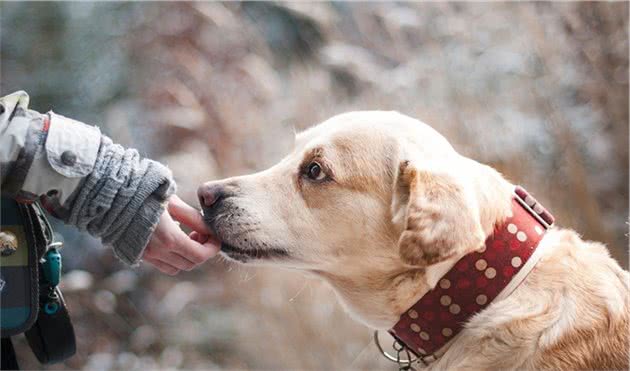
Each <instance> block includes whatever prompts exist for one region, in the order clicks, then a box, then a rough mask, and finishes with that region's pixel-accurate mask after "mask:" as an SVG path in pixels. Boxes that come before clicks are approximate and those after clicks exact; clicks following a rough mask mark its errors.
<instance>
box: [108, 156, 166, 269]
mask: <svg viewBox="0 0 630 371" xmlns="http://www.w3.org/2000/svg"><path fill="white" fill-rule="evenodd" d="M156 165H157V164H156ZM158 168H161V169H163V170H165V172H166V174H162V176H164V178H165V179H168V181H167V182H166V183H164V184H162V185H161V186H160V187H159V188H158V189H156V190H155V191H154V192H153V193H152V194H151V195H149V196H148V197H147V198H146V199H145V200H144V202H143V203H142V206H140V208H139V209H138V211H137V212H136V214H135V215H134V216H133V218H132V219H131V222H130V223H129V226H128V227H127V229H126V230H125V231H124V232H123V233H122V234H120V236H119V237H118V238H117V239H116V241H114V242H111V243H110V245H111V246H112V248H113V250H114V254H115V255H116V256H117V257H118V258H119V259H120V260H121V261H122V262H123V263H125V264H128V265H131V266H132V267H137V266H138V264H139V262H140V260H141V259H142V255H143V254H144V250H145V249H146V247H147V245H148V243H149V240H150V239H151V236H152V235H153V232H154V231H155V228H156V227H157V225H158V223H159V221H160V216H162V213H164V211H165V209H166V203H167V200H168V198H169V197H170V196H171V195H172V194H173V193H175V182H174V181H173V180H172V176H171V174H170V170H168V169H166V168H165V167H162V166H158Z"/></svg>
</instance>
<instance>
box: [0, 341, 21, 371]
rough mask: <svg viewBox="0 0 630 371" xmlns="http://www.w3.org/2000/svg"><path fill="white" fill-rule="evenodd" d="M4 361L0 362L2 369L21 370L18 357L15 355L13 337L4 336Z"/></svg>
mask: <svg viewBox="0 0 630 371" xmlns="http://www.w3.org/2000/svg"><path fill="white" fill-rule="evenodd" d="M1 346H2V351H1V353H2V362H0V369H1V370H19V369H20V365H19V364H18V361H17V357H16V356H15V349H14V348H13V343H12V342H11V338H2V344H1Z"/></svg>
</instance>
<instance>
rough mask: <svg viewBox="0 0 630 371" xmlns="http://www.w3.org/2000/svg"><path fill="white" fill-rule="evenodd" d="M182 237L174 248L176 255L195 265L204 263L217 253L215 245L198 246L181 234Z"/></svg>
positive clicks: (195, 242)
mask: <svg viewBox="0 0 630 371" xmlns="http://www.w3.org/2000/svg"><path fill="white" fill-rule="evenodd" d="M182 235H183V238H182V239H180V242H179V244H178V245H177V247H176V250H177V253H178V254H179V255H182V256H185V257H186V258H187V259H189V260H191V261H193V262H195V263H197V264H201V263H203V262H205V261H206V260H208V259H210V258H211V257H213V256H215V255H216V254H217V253H218V252H219V247H218V246H217V244H209V243H205V244H200V243H199V242H197V241H194V240H192V239H190V238H189V237H188V236H186V234H184V233H183V232H182Z"/></svg>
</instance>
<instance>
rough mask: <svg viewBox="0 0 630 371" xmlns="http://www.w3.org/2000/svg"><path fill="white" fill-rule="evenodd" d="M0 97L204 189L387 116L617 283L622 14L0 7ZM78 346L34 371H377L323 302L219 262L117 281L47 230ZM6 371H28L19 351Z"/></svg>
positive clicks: (106, 258) (356, 335)
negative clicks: (336, 129) (318, 126)
mask: <svg viewBox="0 0 630 371" xmlns="http://www.w3.org/2000/svg"><path fill="white" fill-rule="evenodd" d="M0 12H1V17H0V22H1V24H0V30H1V56H2V59H1V62H2V65H1V81H0V88H1V92H2V94H6V93H9V92H11V91H14V90H17V89H24V90H26V91H28V92H29V93H30V95H31V102H32V107H33V108H34V109H37V110H40V111H47V110H49V109H51V108H52V109H54V110H55V111H56V112H59V113H62V114H65V115H67V116H70V117H73V118H76V119H79V120H83V121H86V122H90V123H94V124H97V125H99V126H100V127H101V129H102V130H103V131H104V132H105V133H107V134H109V135H110V136H112V137H113V138H114V139H115V140H116V141H118V142H121V143H122V144H125V145H132V146H135V147H138V148H139V149H140V150H141V151H142V152H143V153H144V154H146V155H148V156H150V157H153V158H156V159H158V160H161V161H163V162H165V163H167V164H168V165H169V166H170V167H171V168H172V169H173V171H174V173H175V175H176V178H177V180H178V183H179V189H180V193H181V195H182V196H183V197H184V198H186V199H187V200H189V201H191V202H194V199H195V197H194V191H195V188H196V186H197V185H198V184H199V183H201V182H202V181H206V180H210V179H216V178H221V177H224V176H230V175H235V174H243V173H247V172H251V171H254V170H261V169H263V168H265V167H267V166H269V165H271V164H273V163H275V162H276V161H277V160H278V159H280V158H281V156H282V155H283V154H284V153H286V151H287V150H288V149H289V148H290V146H291V143H292V139H293V138H292V136H293V131H294V130H300V129H303V128H305V127H307V126H310V125H312V124H315V123H317V122H319V121H321V120H323V119H325V118H328V117H330V116H332V115H334V114H337V113H340V112H343V111H348V110H355V109H393V110H398V111H401V112H403V113H406V114H409V115H411V116H414V117H417V118H419V119H421V120H423V121H425V122H427V123H429V124H431V125H432V126H434V127H435V128H436V129H437V130H438V131H440V132H441V133H442V134H444V135H445V136H446V137H447V138H448V139H449V140H450V141H451V142H452V143H453V144H454V146H455V147H456V148H457V149H458V150H459V151H460V152H461V153H463V154H465V155H467V156H470V157H472V158H475V159H477V160H479V161H481V162H485V163H488V164H490V165H492V166H494V167H496V168H498V169H499V170H500V171H502V172H503V173H504V174H505V175H506V176H507V177H509V178H510V179H512V180H513V181H514V182H515V183H519V184H522V185H524V186H525V187H527V188H528V189H529V190H530V191H531V192H533V193H534V194H535V195H536V197H537V198H538V199H539V200H541V201H542V202H543V203H544V204H545V205H547V206H548V207H549V209H550V210H552V211H553V212H554V214H555V215H556V217H557V219H558V220H559V224H560V225H562V226H565V227H570V228H574V229H576V230H578V231H579V232H581V233H583V235H584V237H585V238H587V239H595V240H600V241H603V242H605V243H607V244H608V246H609V248H610V250H611V253H612V254H613V256H615V257H616V258H617V259H618V260H619V261H620V262H621V263H622V265H624V266H625V267H627V260H628V255H627V247H628V235H627V221H628V34H627V30H628V3H626V2H619V3H592V2H584V3H492V4H490V3H487V4H486V3H409V4H401V3H378V2H374V3H346V2H334V3H310V2H298V3H286V2H283V3H261V2H256V3H216V2H215V3H205V2H195V3H183V2H178V3H118V2H98V3H89V2H81V3H78V2H68V3H67V2H63V3H52V2H49V3H6V2H5V3H2V4H0ZM58 228H59V231H60V232H62V234H63V235H64V237H65V238H66V241H67V247H66V248H65V254H64V258H65V259H66V268H67V270H68V271H70V272H69V273H68V274H66V275H65V277H64V286H65V289H66V293H67V294H66V296H67V300H68V302H69V305H70V309H71V311H72V314H73V318H74V322H75V325H76V330H77V335H78V339H79V350H78V354H77V356H76V357H74V358H72V359H70V360H68V361H67V362H66V363H65V364H63V365H55V366H51V367H49V368H51V369H58V368H86V369H110V368H111V369H142V370H145V369H157V368H231V369H235V368H236V369H241V368H255V369H321V370H323V369H355V368H359V369H375V368H388V367H391V365H388V364H386V363H385V362H384V361H383V360H382V359H380V357H379V356H378V355H377V354H376V350H375V349H374V348H373V346H372V345H371V344H370V334H369V331H368V330H367V329H366V328H365V327H363V326H362V325H360V324H358V323H356V322H355V321H354V320H352V319H351V318H349V317H348V316H347V315H346V314H344V312H343V310H342V309H341V308H340V307H339V305H338V304H337V303H336V300H335V298H334V297H333V295H332V293H331V292H330V290H329V289H327V288H326V287H324V286H322V285H321V284H320V283H319V282H315V281H311V280H308V279H306V278H304V277H301V276H299V275H298V274H295V273H285V272H278V271H273V270H268V269H252V268H243V267H238V266H230V265H229V264H226V263H224V262H222V261H220V259H217V261H215V262H212V263H210V264H208V265H206V266H205V268H203V269H200V270H198V271H195V272H189V273H184V274H181V275H180V276H179V277H177V278H170V277H166V276H162V275H159V274H157V273H156V272H155V271H153V270H151V269H147V268H146V267H142V268H141V269H138V270H129V269H126V268H125V267H123V266H122V265H121V264H120V263H119V262H117V261H116V259H115V258H113V257H112V255H111V253H110V252H109V251H105V250H102V249H99V248H98V242H97V241H95V240H93V239H91V238H88V237H86V236H83V235H77V233H76V232H75V231H73V230H72V229H71V228H68V227H63V226H58ZM18 348H19V350H20V360H21V361H22V364H23V365H24V366H25V367H27V368H39V366H38V364H37V363H36V361H35V360H34V358H33V357H32V355H31V354H30V351H28V350H26V349H25V344H24V342H23V341H20V342H19V343H18Z"/></svg>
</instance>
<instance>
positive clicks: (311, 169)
mask: <svg viewBox="0 0 630 371" xmlns="http://www.w3.org/2000/svg"><path fill="white" fill-rule="evenodd" d="M306 176H308V177H309V179H311V180H324V178H326V173H324V172H323V171H322V167H321V166H320V165H319V164H318V163H317V162H311V163H310V164H309V165H308V168H306Z"/></svg>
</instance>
